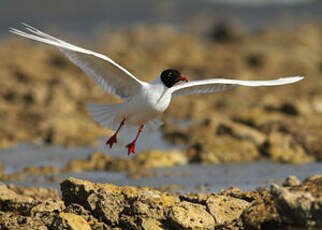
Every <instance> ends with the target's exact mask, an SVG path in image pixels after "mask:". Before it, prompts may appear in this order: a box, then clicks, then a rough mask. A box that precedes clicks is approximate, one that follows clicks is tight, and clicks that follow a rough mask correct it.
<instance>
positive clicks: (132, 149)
mask: <svg viewBox="0 0 322 230" xmlns="http://www.w3.org/2000/svg"><path fill="white" fill-rule="evenodd" d="M143 127H144V125H141V126H140V128H139V131H138V133H137V134H136V137H135V139H134V140H133V141H132V142H131V143H130V144H128V145H126V146H125V147H126V148H128V153H127V154H128V155H130V154H131V153H133V154H134V153H135V144H136V141H137V139H138V138H139V136H140V134H141V133H142V130H143Z"/></svg>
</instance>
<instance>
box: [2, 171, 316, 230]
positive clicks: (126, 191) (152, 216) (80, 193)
mask: <svg viewBox="0 0 322 230" xmlns="http://www.w3.org/2000/svg"><path fill="white" fill-rule="evenodd" d="M60 186H61V192H62V195H61V196H60V195H58V192H57V191H56V190H54V189H44V188H32V187H26V188H22V187H18V186H13V185H9V186H6V185H4V184H0V188H1V189H0V227H2V228H4V229H17V228H28V229H47V228H55V229H66V228H68V229H73V230H76V229H77V230H82V229H215V228H216V229H227V228H229V229H236V230H237V229H249V228H252V229H261V228H263V227H268V226H269V227H270V228H278V227H286V226H297V227H299V226H300V227H303V228H306V227H321V226H322V219H321V213H322V199H321V197H322V175H312V176H310V177H308V178H307V179H305V180H304V181H303V182H300V181H299V180H298V179H297V178H296V177H292V176H291V177H288V178H286V179H285V180H284V182H283V185H282V186H278V185H275V184H273V185H271V186H270V188H258V189H256V190H253V191H250V192H245V191H242V190H240V189H239V188H237V187H231V188H229V189H225V190H221V191H220V192H218V193H205V194H202V193H200V194H180V193H169V192H161V191H159V190H156V189H151V188H148V187H142V188H136V187H131V186H116V185H113V184H95V183H92V182H90V181H86V180H80V179H76V178H68V179H66V180H64V181H63V182H62V183H61V184H60Z"/></svg>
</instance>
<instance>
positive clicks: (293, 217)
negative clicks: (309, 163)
mask: <svg viewBox="0 0 322 230" xmlns="http://www.w3.org/2000/svg"><path fill="white" fill-rule="evenodd" d="M312 179H313V178H311V179H309V178H308V179H307V181H306V182H303V184H301V185H298V186H297V187H296V186H295V187H293V188H292V189H289V188H286V187H284V188H283V187H279V186H278V185H272V187H271V193H272V195H273V198H274V200H275V202H276V204H277V208H278V211H279V213H280V215H281V218H282V220H283V222H285V223H287V224H293V225H301V226H322V219H321V217H322V199H321V196H320V195H321V194H322V183H321V182H322V175H319V176H315V178H314V179H315V180H316V181H319V183H320V184H317V183H315V186H314V187H318V193H319V194H320V195H317V194H316V192H317V191H316V190H315V191H314V190H312V189H305V187H306V188H308V186H307V184H308V181H310V182H312V181H314V179H313V180H312ZM303 190H304V191H303ZM311 191H312V192H313V194H314V192H315V196H313V195H312V193H311Z"/></svg>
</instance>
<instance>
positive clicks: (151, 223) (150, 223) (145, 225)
mask: <svg viewBox="0 0 322 230" xmlns="http://www.w3.org/2000/svg"><path fill="white" fill-rule="evenodd" d="M141 221H142V223H141V226H142V229H144V230H150V229H155V230H162V229H164V228H163V227H162V224H161V223H160V222H159V221H157V220H155V219H151V218H142V219H141Z"/></svg>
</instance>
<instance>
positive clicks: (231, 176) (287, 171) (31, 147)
mask: <svg viewBox="0 0 322 230" xmlns="http://www.w3.org/2000/svg"><path fill="white" fill-rule="evenodd" d="M153 138H154V139H155V141H154V143H162V141H161V142H158V141H156V139H157V138H161V137H160V136H158V134H154V137H153ZM153 138H152V139H153ZM104 141H105V140H104ZM102 143H103V142H102ZM159 147H161V148H162V147H164V148H165V149H167V148H171V146H170V145H169V144H166V145H163V146H161V145H160V144H159ZM172 148H173V146H172ZM95 150H97V149H96V148H72V149H70V148H64V147H60V146H43V145H36V144H21V145H19V146H17V147H13V148H9V149H2V150H0V162H1V163H3V164H4V165H5V166H6V169H7V170H6V171H7V173H10V172H14V171H17V170H20V169H22V168H24V167H26V166H30V165H48V164H52V165H55V166H56V167H58V168H62V167H63V166H64V165H65V164H66V163H67V162H68V161H69V160H71V159H75V158H80V157H82V158H85V157H87V156H88V155H89V154H90V153H91V152H92V151H95ZM114 154H116V153H114ZM121 154H123V156H126V157H127V154H126V153H124V150H123V152H122V153H121ZM118 156H120V155H118ZM146 172H148V174H150V175H155V176H151V177H141V178H138V179H133V178H131V177H129V175H128V172H100V171H96V172H83V173H71V174H56V175H55V176H56V177H57V178H62V179H64V178H68V177H70V176H72V177H76V178H80V179H86V180H90V181H93V182H98V183H112V184H116V185H132V186H149V187H160V186H170V185H179V186H180V187H179V188H178V190H177V191H181V192H200V186H202V188H203V190H202V192H218V191H219V190H221V189H226V188H229V187H231V186H237V187H239V188H241V189H243V190H247V191H250V190H253V189H255V188H258V187H262V186H269V185H270V184H272V183H276V184H281V182H282V181H283V180H284V179H285V178H286V177H287V176H289V175H295V176H297V177H298V178H299V179H301V180H303V179H305V178H306V177H307V176H310V175H312V174H321V173H322V163H309V164H295V165H291V164H278V163H273V162H270V161H260V162H254V163H238V164H222V165H184V166H177V167H171V168H161V169H152V170H146ZM46 178H48V176H32V177H31V178H29V179H28V180H27V181H22V182H21V181H20V182H13V183H14V184H18V185H24V186H42V187H53V188H57V189H59V183H57V182H51V181H49V180H47V179H46Z"/></svg>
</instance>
